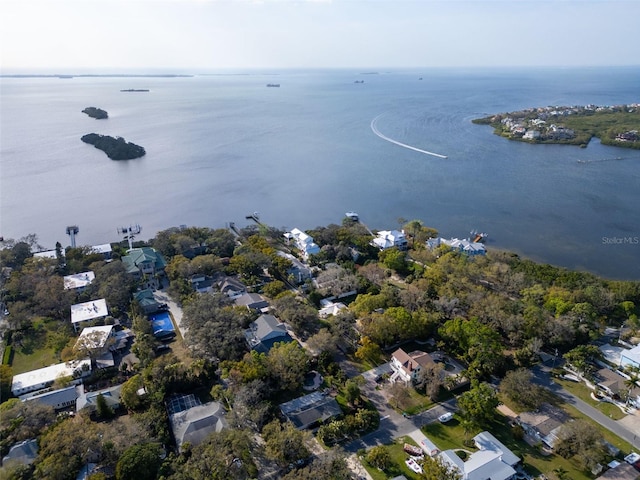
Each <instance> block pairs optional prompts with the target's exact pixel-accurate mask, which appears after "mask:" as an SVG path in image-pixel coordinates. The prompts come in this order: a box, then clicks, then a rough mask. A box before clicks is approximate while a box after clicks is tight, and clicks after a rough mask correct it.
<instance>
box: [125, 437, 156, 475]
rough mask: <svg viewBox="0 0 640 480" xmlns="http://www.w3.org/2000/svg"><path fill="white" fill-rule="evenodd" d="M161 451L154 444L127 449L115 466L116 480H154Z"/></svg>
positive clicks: (144, 444)
mask: <svg viewBox="0 0 640 480" xmlns="http://www.w3.org/2000/svg"><path fill="white" fill-rule="evenodd" d="M161 453H162V452H161V449H160V446H159V445H158V444H156V443H143V444H140V445H134V446H132V447H130V448H128V449H127V450H126V451H125V452H124V453H123V454H122V456H121V457H120V460H118V463H117V465H116V479H117V480H154V479H155V478H156V476H157V473H158V470H159V469H160V465H162V460H161Z"/></svg>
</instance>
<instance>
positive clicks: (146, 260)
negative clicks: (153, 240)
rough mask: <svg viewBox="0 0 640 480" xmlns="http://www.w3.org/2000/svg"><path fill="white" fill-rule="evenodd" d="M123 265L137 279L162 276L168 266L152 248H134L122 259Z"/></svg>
mask: <svg viewBox="0 0 640 480" xmlns="http://www.w3.org/2000/svg"><path fill="white" fill-rule="evenodd" d="M122 263H123V264H124V266H125V269H126V270H127V273H129V274H131V275H134V276H135V277H136V278H143V277H144V276H153V275H156V274H161V273H163V272H164V269H165V267H166V266H167V262H166V261H165V259H164V257H163V256H162V254H161V253H160V252H158V251H157V250H156V249H155V248H151V247H141V248H132V249H131V250H129V251H128V252H127V255H126V256H124V257H122Z"/></svg>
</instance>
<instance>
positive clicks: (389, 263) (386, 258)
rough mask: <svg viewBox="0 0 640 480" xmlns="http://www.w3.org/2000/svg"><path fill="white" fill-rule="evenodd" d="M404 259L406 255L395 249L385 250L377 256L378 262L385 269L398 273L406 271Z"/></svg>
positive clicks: (405, 260)
mask: <svg viewBox="0 0 640 480" xmlns="http://www.w3.org/2000/svg"><path fill="white" fill-rule="evenodd" d="M406 257H407V256H406V254H405V253H404V252H401V251H400V250H398V249H397V248H387V249H386V250H382V251H380V253H379V254H378V258H379V260H380V262H382V264H383V265H384V266H385V267H387V268H389V269H391V270H393V271H395V272H398V273H403V272H405V271H406V270H407V258H406Z"/></svg>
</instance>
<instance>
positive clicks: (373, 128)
mask: <svg viewBox="0 0 640 480" xmlns="http://www.w3.org/2000/svg"><path fill="white" fill-rule="evenodd" d="M382 115H384V114H383V113H381V114H380V115H378V116H377V117H376V118H374V119H373V120H371V131H372V132H373V133H375V134H376V135H377V136H378V137H380V138H381V139H383V140H386V141H387V142H391V143H395V144H396V145H399V146H400V147H404V148H408V149H409V150H413V151H415V152H420V153H424V154H426V155H431V156H433V157H438V158H447V156H446V155H440V154H439V153H434V152H428V151H427V150H422V149H420V148H416V147H412V146H411V145H407V144H406V143H401V142H398V141H397V140H394V139H393V138H389V137H387V136H386V135H383V134H382V133H380V130H378V128H377V127H376V122H377V121H378V119H379V118H380V117H381V116H382Z"/></svg>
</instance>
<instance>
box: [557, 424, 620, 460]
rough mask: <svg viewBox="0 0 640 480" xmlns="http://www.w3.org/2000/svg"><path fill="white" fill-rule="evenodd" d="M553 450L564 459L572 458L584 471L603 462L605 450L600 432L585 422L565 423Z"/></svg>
mask: <svg viewBox="0 0 640 480" xmlns="http://www.w3.org/2000/svg"><path fill="white" fill-rule="evenodd" d="M557 436H558V440H557V441H556V443H555V445H554V450H555V451H556V452H557V453H558V455H560V456H561V457H564V458H572V457H574V458H575V459H576V460H577V461H578V463H579V464H580V465H581V467H582V468H584V469H591V468H593V467H595V466H596V465H597V464H598V463H601V462H603V461H604V460H605V458H606V456H607V450H606V448H605V445H604V437H603V436H602V433H601V432H600V430H598V428H597V427H595V426H594V425H592V424H591V423H589V422H587V421H585V420H574V421H572V422H569V423H565V424H564V425H562V427H560V430H559V432H558V433H557Z"/></svg>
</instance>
